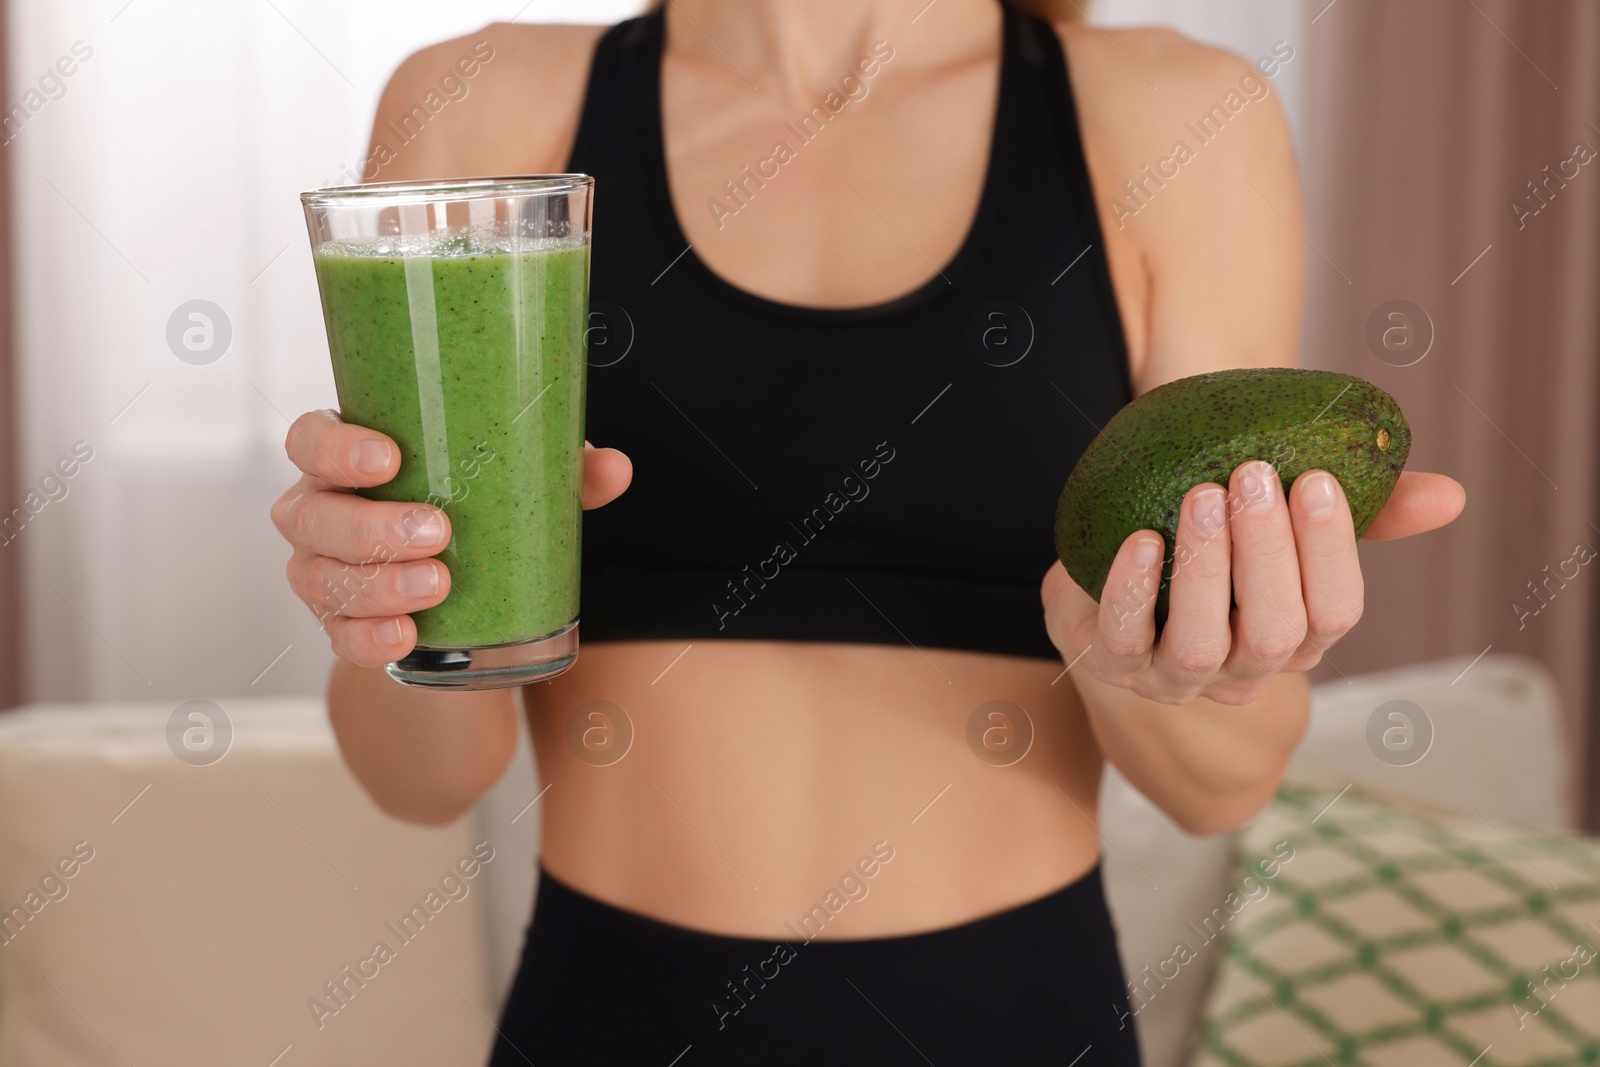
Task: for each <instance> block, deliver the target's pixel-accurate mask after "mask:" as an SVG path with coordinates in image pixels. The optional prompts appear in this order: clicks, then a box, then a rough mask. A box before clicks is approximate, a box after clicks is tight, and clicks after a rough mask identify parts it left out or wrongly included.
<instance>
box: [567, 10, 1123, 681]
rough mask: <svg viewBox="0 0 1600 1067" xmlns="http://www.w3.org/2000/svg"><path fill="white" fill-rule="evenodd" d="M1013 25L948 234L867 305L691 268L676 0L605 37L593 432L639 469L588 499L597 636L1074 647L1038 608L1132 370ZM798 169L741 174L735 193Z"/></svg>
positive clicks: (1051, 104)
mask: <svg viewBox="0 0 1600 1067" xmlns="http://www.w3.org/2000/svg"><path fill="white" fill-rule="evenodd" d="M1004 33H1005V38H1004V52H1003V60H1002V63H1001V73H1000V94H999V103H998V107H997V114H996V121H995V124H994V135H993V142H992V144H991V145H990V155H989V164H988V171H987V175H986V178H985V181H984V187H983V194H982V197H981V200H980V203H979V206H978V211H977V216H976V218H975V219H974V220H973V222H972V225H971V227H970V229H969V231H968V233H967V235H966V238H965V240H964V241H963V242H962V245H961V248H960V250H959V251H958V252H957V253H956V254H955V257H954V258H953V259H951V260H950V261H949V262H948V263H946V264H944V265H943V267H942V269H941V270H939V271H938V272H937V273H936V274H935V275H934V276H933V277H932V278H930V279H929V280H928V281H927V283H926V284H924V285H922V286H921V287H919V288H918V289H916V290H915V291H913V292H910V293H907V294H906V295H904V296H901V297H899V298H897V299H895V300H891V301H889V302H888V303H885V304H878V305H874V306H870V307H858V308H813V307H800V306H795V305H790V304H785V303H781V302H777V301H773V300H769V299H766V298H764V297H761V296H757V295H755V294H753V293H750V292H746V291H744V290H742V289H740V288H738V287H737V286H735V285H733V284H731V283H730V282H728V281H726V280H724V279H723V278H721V277H720V276H718V275H716V274H714V273H712V271H711V270H710V269H709V268H707V267H706V265H705V264H704V263H702V262H701V261H700V259H699V258H698V257H697V256H696V254H695V252H694V250H693V249H692V248H690V247H689V242H688V240H687V239H686V238H685V237H684V235H683V231H682V229H681V228H680V226H679V223H678V219H677V216H676V214H675V213H674V208H673V204H672V200H671V196H670V194H669V191H668V185H667V168H666V159H665V154H664V151H663V146H662V133H661V93H660V75H661V51H662V43H663V40H664V25H663V18H662V12H661V9H657V10H656V11H654V12H652V13H650V14H647V15H644V16H642V17H640V18H635V19H632V20H629V21H627V22H623V23H621V24H620V25H618V26H615V27H613V28H612V29H611V30H609V31H607V32H606V34H605V35H604V36H603V37H602V38H601V39H600V41H599V44H598V46H597V48H596V51H595V55H594V59H593V64H592V67H591V70H590V75H589V85H588V93H587V97H586V99H585V102H584V108H583V115H582V119H581V121H580V124H579V129H578V135H577V141H576V143H575V145H574V148H573V151H572V157H571V161H570V163H569V169H570V170H573V171H580V172H584V173H588V174H592V175H594V176H595V187H596V206H595V213H594V225H593V238H594V262H593V268H592V270H593V273H592V281H591V297H592V305H591V306H592V308H593V315H592V317H591V320H590V321H591V330H590V338H589V341H590V348H589V383H588V405H587V415H586V420H587V425H586V436H587V437H588V438H589V440H591V441H593V442H595V443H596V444H597V445H609V446H612V447H615V448H620V449H622V450H623V451H624V452H626V453H627V454H628V455H629V456H630V457H631V458H632V460H633V464H634V478H633V484H632V486H631V487H630V488H629V489H628V491H627V492H626V493H624V494H623V495H622V496H621V497H620V498H618V499H617V500H616V501H615V502H613V503H611V504H609V505H607V506H606V507H604V508H601V509H599V510H596V511H590V512H587V513H586V514H585V517H584V536H583V626H582V628H583V639H584V640H585V641H586V642H593V641H627V640H650V639H682V640H685V641H696V640H702V639H706V640H709V639H715V638H721V639H734V640H753V639H755V640H783V641H833V642H856V643H871V644H890V645H911V646H913V647H917V648H923V647H937V648H952V649H969V650H975V651H982V652H995V653H1006V654H1011V655H1017V656H1033V657H1043V658H1049V659H1055V658H1057V657H1058V656H1059V653H1058V652H1057V651H1056V649H1055V647H1054V646H1053V645H1052V644H1051V642H1050V639H1049V637H1048V636H1047V634H1046V632H1045V626H1044V617H1043V612H1042V609H1041V606H1040V601H1039V585H1040V582H1041V581H1042V580H1043V578H1044V574H1045V571H1046V570H1047V569H1048V568H1049V567H1050V565H1051V563H1052V562H1054V560H1055V558H1056V556H1055V548H1054V545H1053V536H1052V527H1053V522H1054V515H1055V506H1056V500H1057V498H1058V496H1059V495H1060V493H1061V487H1062V485H1063V484H1064V483H1065V482H1066V478H1067V475H1068V473H1069V472H1070V471H1071V470H1072V466H1073V464H1074V463H1075V462H1076V461H1077V459H1078V456H1079V455H1080V454H1081V453H1082V452H1083V450H1084V448H1085V447H1086V446H1087V445H1088V444H1089V442H1090V441H1091V440H1092V439H1093V438H1094V436H1095V434H1096V432H1097V427H1099V426H1103V425H1104V424H1105V422H1106V420H1107V419H1109V418H1110V417H1111V415H1112V414H1113V413H1115V412H1116V411H1117V409H1118V408H1120V407H1121V406H1122V405H1123V404H1125V403H1126V402H1127V401H1128V400H1129V399H1131V397H1132V391H1131V388H1130V384H1129V380H1128V363H1127V355H1126V345H1125V342H1124V339H1123V336H1122V327H1121V322H1120V320H1119V318H1118V316H1117V307H1116V299H1115V295H1114V293H1113V291H1112V286H1111V277H1110V273H1109V271H1108V270H1107V266H1106V259H1105V254H1104V245H1103V242H1102V239H1101V235H1100V230H1099V223H1098V220H1097V218H1096V215H1095V210H1094V203H1093V198H1092V194H1091V190H1090V185H1089V178H1088V172H1087V170H1086V168H1085V165H1084V157H1083V148H1082V144H1081V142H1080V140H1079V135H1078V126H1077V119H1076V116H1075V114H1074V107H1073V101H1072V96H1071V89H1070V86H1069V84H1068V80H1067V76H1066V66H1065V60H1064V57H1063V55H1062V49H1061V45H1060V41H1059V40H1058V39H1057V37H1056V35H1055V32H1054V30H1053V29H1052V28H1051V27H1050V25H1049V24H1048V23H1045V22H1041V21H1039V20H1037V19H1033V18H1030V17H1028V16H1025V15H1022V14H1021V13H1019V12H1017V11H1015V10H1013V9H1012V8H1011V7H1009V6H1005V8H1004ZM879 58H881V57H879ZM863 73H864V72H863ZM874 73H875V74H876V76H878V77H893V67H892V58H891V62H890V63H889V65H887V67H884V66H881V65H880V66H879V67H878V68H877V69H876V70H875V71H874ZM830 100H833V101H837V102H829V100H825V101H824V102H823V103H822V104H821V105H820V106H819V109H818V111H817V112H814V113H813V114H812V115H810V116H809V117H808V118H807V119H806V120H805V121H801V120H799V119H797V121H796V122H794V123H791V124H790V125H789V127H788V128H787V129H786V131H785V132H784V134H783V137H784V140H785V142H786V144H787V145H788V147H789V149H790V150H791V151H793V150H795V149H796V148H797V147H798V146H801V145H803V143H804V142H803V138H806V137H816V136H826V135H827V134H826V123H827V122H829V121H840V120H842V121H849V116H848V115H845V114H840V115H837V116H835V115H833V114H832V111H831V110H830V109H831V108H834V107H837V108H838V109H839V110H840V111H844V110H847V109H848V108H851V107H871V106H872V105H871V102H870V98H868V99H867V100H864V101H862V102H860V103H856V102H846V98H845V97H843V96H842V95H841V96H839V97H837V98H830ZM799 150H800V151H803V148H800V149H799ZM783 165H784V163H783V161H782V159H781V153H775V156H774V157H773V158H771V159H765V160H758V161H756V162H754V163H753V164H752V165H751V166H750V167H749V168H747V169H746V170H744V171H741V173H740V177H739V181H738V183H737V184H736V185H734V186H733V188H732V189H731V190H730V189H725V190H723V191H722V196H721V200H722V203H723V206H724V210H727V211H729V212H736V209H738V208H739V206H740V204H741V203H746V204H748V203H751V202H753V199H754V198H756V197H759V196H760V195H762V192H761V190H762V185H760V184H758V183H760V182H762V181H763V176H765V180H767V181H770V180H773V178H774V176H776V175H777V174H779V173H780V170H779V169H778V168H781V167H782V166H783ZM778 180H780V181H781V178H779V179H778ZM735 197H737V199H735ZM891 210H892V209H891ZM774 251H775V252H776V251H778V250H774Z"/></svg>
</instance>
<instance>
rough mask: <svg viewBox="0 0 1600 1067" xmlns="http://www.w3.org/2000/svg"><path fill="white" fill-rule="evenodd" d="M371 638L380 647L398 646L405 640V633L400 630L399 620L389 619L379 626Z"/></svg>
mask: <svg viewBox="0 0 1600 1067" xmlns="http://www.w3.org/2000/svg"><path fill="white" fill-rule="evenodd" d="M373 636H374V638H375V639H376V640H377V642H378V644H380V645H384V646H388V645H398V644H399V643H400V642H401V641H403V640H404V639H405V631H404V630H402V629H401V628H400V620H399V619H390V620H389V621H388V622H386V623H384V624H382V625H381V626H379V627H378V630H377V632H376V633H375V634H374V635H373Z"/></svg>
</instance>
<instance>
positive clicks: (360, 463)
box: [355, 439, 394, 474]
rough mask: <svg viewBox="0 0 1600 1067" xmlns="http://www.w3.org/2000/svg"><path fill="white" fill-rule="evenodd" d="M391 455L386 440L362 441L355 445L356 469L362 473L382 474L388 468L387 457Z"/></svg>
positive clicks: (392, 452) (391, 451)
mask: <svg viewBox="0 0 1600 1067" xmlns="http://www.w3.org/2000/svg"><path fill="white" fill-rule="evenodd" d="M393 455H394V451H393V449H392V448H391V447H390V445H389V442H387V441H374V440H371V439H368V440H365V441H362V442H361V443H360V444H359V445H357V446H356V459H355V464H356V470H358V471H360V472H361V473H362V474H382V473H383V472H384V471H386V470H388V469H389V459H390V457H392V456H393Z"/></svg>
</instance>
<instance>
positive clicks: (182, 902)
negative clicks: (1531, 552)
mask: <svg viewBox="0 0 1600 1067" xmlns="http://www.w3.org/2000/svg"><path fill="white" fill-rule="evenodd" d="M1467 665H1468V661H1467V660H1466V659H1462V660H1459V661H1452V662H1447V663H1439V664H1432V665H1427V666H1422V667H1416V668H1410V669H1407V670H1403V671H1395V672H1391V673H1387V674H1382V675H1369V676H1365V677H1362V678H1357V679H1355V680H1354V681H1351V682H1344V681H1340V682H1336V683H1332V684H1329V685H1325V686H1322V687H1319V688H1318V689H1317V690H1316V696H1315V714H1314V721H1313V725H1312V728H1311V731H1310V733H1309V735H1308V737H1307V739H1306V742H1305V744H1304V745H1303V746H1302V748H1301V750H1300V752H1299V753H1298V755H1297V759H1298V760H1300V761H1301V762H1303V763H1306V764H1309V765H1314V766H1316V767H1319V768H1322V769H1324V770H1331V771H1334V772H1337V773H1339V774H1341V775H1344V776H1346V777H1348V779H1349V780H1350V781H1352V782H1358V783H1364V784H1367V785H1370V786H1374V787H1377V788H1381V789H1384V790H1387V791H1390V792H1399V793H1405V794H1409V795H1412V796H1415V797H1417V798H1418V799H1421V800H1424V801H1427V802H1430V803H1432V804H1434V805H1437V806H1444V807H1452V808H1463V807H1465V806H1466V802H1465V801H1464V800H1463V794H1465V795H1466V796H1469V797H1470V798H1471V801H1472V803H1475V804H1476V805H1477V806H1478V807H1479V808H1481V809H1482V810H1483V811H1484V812H1485V813H1486V814H1489V815H1491V816H1493V817H1497V818H1506V819H1512V820H1517V821H1521V822H1524V823H1529V824H1535V825H1544V826H1552V827H1564V826H1565V825H1566V824H1567V819H1566V811H1567V807H1566V800H1567V796H1566V789H1567V779H1566V763H1565V761H1564V759H1563V757H1562V748H1563V745H1562V742H1561V739H1560V738H1561V735H1560V729H1561V727H1560V716H1559V709H1558V707H1557V704H1556V701H1555V697H1554V694H1553V691H1552V688H1551V685H1550V683H1549V681H1548V679H1547V678H1546V677H1545V676H1544V674H1543V672H1542V671H1540V670H1539V669H1538V668H1537V667H1535V666H1534V665H1532V664H1531V663H1529V662H1527V661H1524V660H1518V659H1512V658H1504V657H1485V658H1484V659H1482V660H1481V661H1479V662H1477V663H1476V664H1473V665H1472V666H1471V669H1470V670H1467V671H1466V673H1465V674H1464V675H1462V674H1461V672H1462V669H1463V668H1465V667H1467ZM1458 675H1459V676H1460V677H1459V678H1458ZM1392 699H1406V700H1411V701H1413V702H1415V703H1416V704H1417V705H1419V706H1420V707H1422V708H1423V709H1424V710H1425V711H1426V712H1427V714H1428V716H1429V718H1430V719H1431V721H1432V723H1433V726H1434V729H1435V731H1436V736H1435V738H1434V741H1433V744H1432V748H1431V749H1430V750H1429V751H1428V754H1427V756H1426V757H1425V758H1424V759H1422V760H1421V761H1420V762H1418V763H1416V764H1414V765H1412V766H1408V767H1395V766H1390V765H1388V764H1386V763H1384V762H1382V761H1380V760H1379V759H1378V758H1377V757H1376V756H1375V755H1374V754H1373V751H1372V749H1371V748H1370V747H1369V745H1368V741H1367V721H1368V719H1369V717H1370V716H1371V714H1372V712H1373V710H1374V709H1375V708H1377V707H1378V705H1380V704H1382V703H1384V702H1385V701H1388V700H1392ZM219 703H221V704H222V705H223V706H224V708H225V710H226V714H227V716H228V719H229V721H230V722H231V725H232V728H233V731H234V736H233V738H232V741H231V745H230V747H229V749H228V751H227V754H226V755H225V756H224V757H222V758H221V759H220V760H218V761H216V762H214V763H210V764H209V765H203V766H201V765H195V763H194V762H185V761H184V760H183V759H180V758H179V757H178V756H177V755H175V753H174V748H173V743H174V742H172V741H169V720H170V719H171V717H172V713H173V710H174V709H173V707H172V706H171V705H169V704H161V705H129V706H116V707H104V706H94V707H85V706H69V705H41V706H35V707H30V708H26V709H22V710H19V711H16V712H11V713H6V714H4V715H0V813H4V817H3V818H0V909H4V911H5V914H8V915H11V916H12V918H11V922H10V925H9V926H6V925H4V923H0V1067H36V1065H55V1064H74V1065H101V1064H104V1065H106V1067H111V1065H126V1064H129V1063H132V1064H137V1065H139V1067H145V1065H150V1064H161V1065H163V1067H183V1065H188V1064H195V1065H204V1067H215V1065H217V1064H223V1063H238V1064H255V1065H257V1067H304V1065H312V1064H350V1063H384V1064H390V1065H396V1067H405V1065H411V1064H416V1065H418V1067H421V1065H428V1067H439V1065H445V1064H449V1065H454V1064H461V1065H476V1064H481V1063H482V1062H483V1061H484V1059H485V1057H486V1054H487V1049H488V1047H489V1044H490V1040H491V1038H492V1036H493V1029H492V1025H493V1020H495V1019H496V1017H497V1014H498V1011H499V1004H500V999H501V997H502V996H503V995H504V992H505V990H506V988H507V985H508V983H509V980H510V977H511V973H512V970H513V968H514V966H515V963H516V958H517V954H518V952H519V951H520V948H521V943H522V930H523V927H524V925H525V923H526V922H527V919H528V914H529V907H530V900H531V895H532V891H533V870H534V864H533V857H534V855H535V852H536V848H537V841H536V826H537V820H536V818H535V817H534V813H533V812H531V811H529V810H528V805H529V803H530V801H532V800H533V799H534V797H535V796H536V795H537V793H538V789H537V788H536V785H535V783H534V781H533V775H532V769H531V761H530V760H529V759H528V757H527V754H526V752H524V753H522V754H520V755H519V757H518V759H517V760H516V761H515V762H514V763H513V770H512V771H511V772H509V773H508V774H507V775H506V777H505V779H504V780H503V781H502V782H501V783H500V784H499V785H498V786H497V787H496V788H495V790H494V791H493V792H492V793H491V794H490V795H489V796H488V797H487V798H486V799H485V801H484V803H483V804H481V805H480V806H479V809H478V810H477V812H476V813H475V815H474V817H473V818H471V819H467V820H463V821H462V822H460V823H459V824H457V825H454V826H450V827H444V828H439V829H426V828H419V827H413V826H407V825H403V824H401V823H398V822H396V821H394V820H392V819H389V818H387V817H385V816H383V815H382V814H381V813H380V812H379V811H377V809H376V808H375V807H374V806H373V805H372V803H371V802H370V801H369V800H368V799H367V798H366V796H365V795H364V794H363V793H362V792H361V790H360V789H359V787H358V786H357V785H356V784H355V783H354V781H353V780H352V779H351V778H350V776H349V774H348V773H347V772H346V771H345V769H344V767H343V765H342V764H341V763H340V761H339V757H338V755H337V753H336V751H335V750H334V747H333V743H332V738H331V735H330V733H329V731H328V727H327V723H326V717H325V714H324V711H323V708H322V705H321V702H320V701H318V700H270V699H253V700H242V699H229V700H224V701H220V702H219ZM182 725H183V724H181V723H180V727H181V726H182ZM201 740H204V739H203V738H201ZM212 743H213V744H215V743H217V742H216V739H215V737H213V739H212ZM524 744H526V742H525V741H524ZM179 747H181V744H180V746H179ZM195 758H196V757H191V760H193V759H195ZM1457 787H1460V789H1459V791H1458V789H1457ZM1102 811H1103V829H1104V836H1105V839H1106V842H1107V846H1108V847H1107V849H1106V860H1105V866H1106V875H1107V879H1108V885H1109V888H1110V895H1111V904H1112V910H1113V911H1114V913H1115V914H1116V916H1117V919H1118V924H1119V928H1120V937H1121V945H1122V952H1123V958H1124V963H1125V966H1126V968H1127V970H1128V972H1129V974H1130V976H1133V975H1136V974H1137V973H1138V972H1139V971H1140V970H1141V968H1143V967H1144V966H1145V965H1146V964H1149V963H1153V962H1154V961H1157V960H1159V959H1162V958H1164V957H1165V956H1166V955H1168V953H1169V952H1170V950H1171V946H1172V945H1173V943H1174V942H1175V941H1176V940H1177V938H1178V937H1179V936H1180V932H1181V930H1182V927H1183V924H1184V922H1185V920H1186V919H1189V918H1192V917H1195V916H1200V915H1203V914H1205V913H1206V912H1208V911H1209V910H1210V909H1211V908H1212V907H1213V906H1214V905H1215V904H1217V902H1218V901H1219V900H1220V899H1221V897H1222V896H1223V895H1224V894H1225V893H1226V887H1227V883H1228V882H1229V880H1230V876H1231V873H1232V872H1231V853H1230V845H1229V841H1228V839H1226V838H1209V839H1201V838H1194V837H1189V836H1187V835H1185V834H1183V833H1182V832H1180V831H1178V830H1177V829H1176V828H1175V827H1174V826H1173V825H1172V824H1171V823H1170V822H1169V821H1168V820H1167V819H1166V818H1165V817H1163V816H1162V815H1161V814H1160V813H1159V812H1157V811H1156V810H1155V809H1154V808H1153V807H1151V806H1150V805H1149V804H1148V802H1146V801H1145V800H1144V799H1143V798H1142V797H1140V796H1139V795H1138V794H1136V793H1135V792H1134V791H1133V790H1132V789H1130V788H1129V787H1128V786H1127V785H1126V783H1124V782H1123V781H1122V780H1121V779H1119V778H1117V777H1116V776H1115V775H1113V776H1111V777H1110V778H1109V779H1108V781H1107V783H1106V787H1105V790H1104V795H1103V798H1102ZM75 847H76V848H77V850H78V851H77V852H76V853H74V848H75ZM489 850H492V858H490V859H488V861H487V862H483V861H482V857H484V856H488V855H490V851H489ZM90 853H92V855H90V858H88V859H83V856H84V855H85V854H90ZM474 861H477V862H476V863H475V862H474ZM67 870H71V872H72V873H71V876H70V877H67V876H66V874H65V872H66V871H67ZM469 871H470V872H471V873H470V876H469V875H468V873H467V872H469ZM430 891H431V892H432V893H433V894H434V895H433V896H432V897H430V896H429V893H430ZM30 894H32V896H30ZM19 906H20V907H21V908H22V909H23V912H24V913H25V915H24V916H23V917H17V913H16V912H15V911H14V910H13V909H14V908H16V907H19ZM408 916H409V917H410V918H409V923H408V924H406V923H403V920H404V919H405V918H406V917H408ZM3 917H4V916H0V918H3ZM378 942H383V943H385V944H386V945H387V946H388V948H389V952H388V953H386V954H375V952H374V949H375V945H376V943H378ZM1215 955H1216V952H1215V950H1213V952H1212V957H1213V958H1210V959H1203V960H1202V961H1201V966H1198V967H1186V968H1184V970H1183V973H1182V975H1181V976H1180V977H1179V978H1178V979H1177V980H1175V981H1173V982H1171V983H1169V984H1168V985H1167V987H1166V988H1164V989H1162V991H1161V993H1160V995H1159V997H1158V998H1156V999H1155V1000H1153V1001H1151V1002H1150V1004H1149V1005H1148V1006H1147V1008H1146V1009H1145V1010H1144V1011H1143V1012H1141V1014H1140V1015H1139V1016H1138V1019H1137V1024H1138V1026H1139V1028H1140V1036H1141V1040H1142V1042H1143V1045H1144V1050H1145V1056H1146V1059H1147V1062H1148V1063H1149V1064H1150V1067H1177V1065H1178V1064H1181V1063H1183V1062H1184V1059H1185V1056H1186V1053H1187V1046H1188V1042H1189V1040H1190V1037H1191V1034H1192V1029H1193V1026H1194V1023H1195V1020H1196V1016H1197V1013H1198V1012H1199V1010H1200V1005H1201V1002H1202V999H1203V997H1204V993H1205V987H1206V984H1207V982H1208V981H1209V978H1210V974H1211V967H1212V966H1213V965H1214V964H1215V962H1216V960H1215ZM380 956H381V958H380ZM330 989H331V991H330ZM319 1003H320V1007H319V1006H318V1004H319ZM1107 1010H1108V1011H1109V1010H1111V1008H1110V1006H1109V1005H1108V1006H1107Z"/></svg>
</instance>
